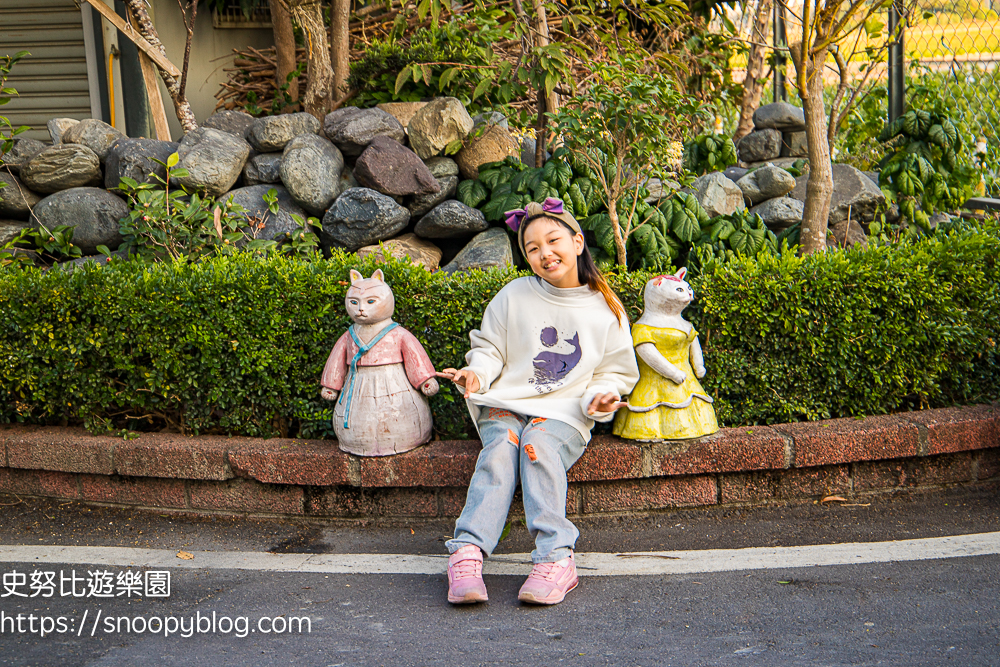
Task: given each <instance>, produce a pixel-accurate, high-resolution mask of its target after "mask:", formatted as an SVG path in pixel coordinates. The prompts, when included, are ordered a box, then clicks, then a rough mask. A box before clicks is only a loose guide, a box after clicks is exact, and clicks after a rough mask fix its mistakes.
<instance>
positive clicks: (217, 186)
mask: <svg viewBox="0 0 1000 667" xmlns="http://www.w3.org/2000/svg"><path fill="white" fill-rule="evenodd" d="M177 154H178V155H179V156H180V162H178V163H177V166H178V167H179V168H183V169H187V171H188V175H187V176H184V177H182V178H178V179H176V181H177V183H179V184H180V185H183V186H184V187H186V188H188V189H191V190H202V191H204V193H205V194H206V195H208V196H210V197H218V196H219V195H221V194H222V193H223V192H228V191H229V189H230V188H232V187H233V184H234V183H236V179H237V178H239V177H240V172H242V171H243V164H244V163H245V162H246V160H247V156H249V155H250V146H249V145H248V144H247V142H245V141H243V139H241V138H240V137H237V136H236V135H235V134H230V133H228V132H223V131H222V130H213V129H212V128H210V127H199V128H198V129H197V130H194V131H192V132H188V133H187V134H186V135H184V138H183V139H181V144H180V146H179V147H178V149H177Z"/></svg>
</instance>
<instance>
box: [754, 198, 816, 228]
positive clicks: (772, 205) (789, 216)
mask: <svg viewBox="0 0 1000 667" xmlns="http://www.w3.org/2000/svg"><path fill="white" fill-rule="evenodd" d="M804 207H805V205H804V204H803V203H802V202H800V201H799V200H797V199H792V198H791V197H776V198H774V199H768V200H767V201H766V202H764V203H763V204H758V205H757V206H754V207H753V208H751V209H750V212H751V213H756V214H757V215H759V216H760V217H761V219H762V220H763V221H764V224H765V225H767V227H768V229H770V230H772V231H776V232H777V231H780V230H782V229H786V228H788V227H791V226H792V225H794V224H795V223H797V222H802V212H803V209H804Z"/></svg>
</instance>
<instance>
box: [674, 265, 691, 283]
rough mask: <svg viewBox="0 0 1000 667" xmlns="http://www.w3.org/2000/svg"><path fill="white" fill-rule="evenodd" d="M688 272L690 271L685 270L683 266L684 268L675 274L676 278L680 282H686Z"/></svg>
mask: <svg viewBox="0 0 1000 667" xmlns="http://www.w3.org/2000/svg"><path fill="white" fill-rule="evenodd" d="M687 272H688V270H687V269H685V268H684V267H683V266H682V267H681V268H680V269H678V270H677V273H675V274H674V276H675V277H676V278H677V279H678V280H684V276H686V275H687Z"/></svg>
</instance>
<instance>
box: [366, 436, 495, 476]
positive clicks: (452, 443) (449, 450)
mask: <svg viewBox="0 0 1000 667" xmlns="http://www.w3.org/2000/svg"><path fill="white" fill-rule="evenodd" d="M481 450H482V446H481V445H480V444H479V442H478V441H475V440H434V441H432V442H430V443H428V444H426V445H424V446H423V447H417V448H416V449H414V450H412V451H409V452H406V453H405V454H396V455H394V456H369V457H361V486H363V487H384V486H390V487H397V486H468V485H469V480H470V479H472V473H473V472H474V471H475V469H476V459H478V458H479V452H480V451H481Z"/></svg>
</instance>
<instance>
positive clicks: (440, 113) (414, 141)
mask: <svg viewBox="0 0 1000 667" xmlns="http://www.w3.org/2000/svg"><path fill="white" fill-rule="evenodd" d="M407 131H408V132H409V135H410V146H411V147H412V148H413V150H414V151H415V152H416V154H417V155H419V156H420V157H421V158H422V159H424V160H427V159H429V158H432V157H434V156H435V155H438V154H440V153H441V151H443V150H444V148H445V146H447V145H448V144H450V143H451V142H453V141H463V140H464V139H465V138H466V137H467V136H469V132H471V131H472V116H470V115H469V112H468V111H466V110H465V107H464V106H463V105H462V103H461V102H460V101H459V100H457V99H456V98H454V97H436V98H434V99H433V100H431V101H430V102H429V103H428V104H427V106H425V107H423V108H422V109H420V110H419V111H417V113H415V114H414V115H413V118H412V119H410V124H409V125H408V126H407Z"/></svg>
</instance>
